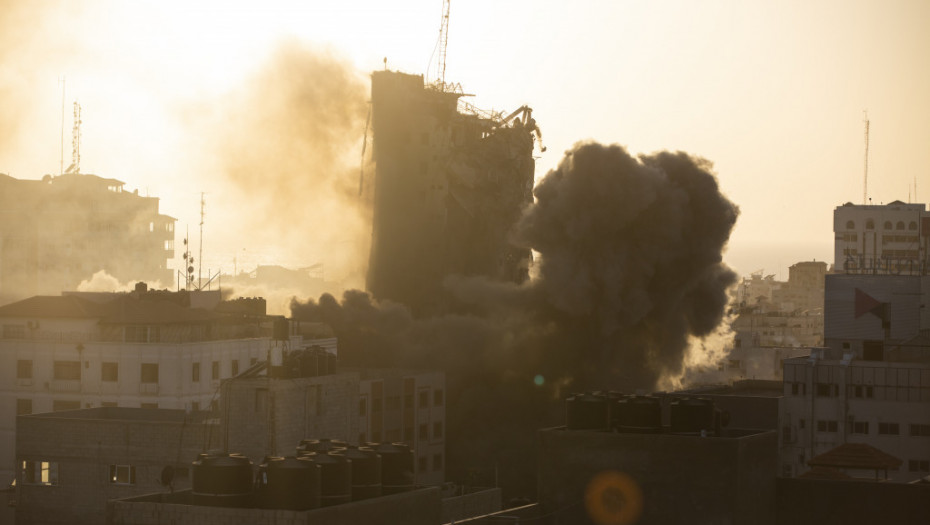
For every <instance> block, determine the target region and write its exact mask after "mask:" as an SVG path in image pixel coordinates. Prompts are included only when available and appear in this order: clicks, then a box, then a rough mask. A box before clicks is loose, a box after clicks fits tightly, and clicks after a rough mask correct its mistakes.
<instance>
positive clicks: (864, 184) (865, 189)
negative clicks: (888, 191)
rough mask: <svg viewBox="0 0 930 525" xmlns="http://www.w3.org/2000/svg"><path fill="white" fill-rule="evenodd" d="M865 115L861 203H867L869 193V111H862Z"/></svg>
mask: <svg viewBox="0 0 930 525" xmlns="http://www.w3.org/2000/svg"><path fill="white" fill-rule="evenodd" d="M862 113H863V115H864V116H865V167H864V169H863V171H864V173H863V177H862V204H868V193H869V112H868V111H866V110H863V111H862Z"/></svg>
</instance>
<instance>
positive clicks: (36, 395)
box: [0, 320, 271, 479]
mask: <svg viewBox="0 0 930 525" xmlns="http://www.w3.org/2000/svg"><path fill="white" fill-rule="evenodd" d="M4 322H7V321H6V320H4ZM42 323H43V325H47V326H48V327H49V329H50V330H51V329H52V328H65V327H71V328H75V330H78V329H86V328H87V325H86V323H87V322H86V321H85V322H84V324H81V323H77V322H71V321H62V322H57V321H56V322H52V321H45V320H43V321H42ZM50 333H51V332H50ZM270 344H271V343H270V340H269V339H268V338H254V339H241V340H227V341H204V342H195V343H179V344H168V343H115V342H75V341H73V340H72V341H68V342H59V341H57V340H55V339H51V340H48V339H30V340H27V339H0V479H12V476H13V468H14V446H15V439H14V436H15V422H16V415H17V406H19V403H18V402H17V400H23V402H26V401H27V400H28V403H30V404H31V406H30V407H29V412H30V413H42V412H52V411H53V410H54V409H55V408H56V406H57V408H59V409H61V408H64V407H70V406H72V405H74V406H76V407H78V408H91V407H97V406H107V405H114V406H122V407H153V408H156V407H157V408H199V409H201V410H207V409H209V408H210V406H211V402H213V401H214V400H215V399H216V396H217V392H218V388H219V384H220V379H224V378H229V377H231V376H232V369H233V361H237V362H238V369H239V371H240V372H241V371H243V370H245V369H246V368H248V367H249V365H250V363H252V362H253V360H263V359H265V358H266V357H267V356H266V354H267V350H268V347H269V345H270ZM18 361H27V362H31V363H32V365H31V368H32V373H31V377H29V378H20V377H17V375H18ZM55 361H69V362H79V363H80V365H79V366H80V378H79V379H56V378H55ZM195 362H197V363H200V380H199V381H194V380H193V377H192V368H193V363H195ZM214 362H217V363H218V365H219V370H218V371H219V377H218V378H216V379H214V378H213V375H212V365H213V363H214ZM103 363H116V364H117V370H118V372H117V380H116V381H103V380H102V377H101V373H102V367H103ZM144 363H145V364H154V365H157V366H158V381H157V383H143V382H142V365H143V364H144Z"/></svg>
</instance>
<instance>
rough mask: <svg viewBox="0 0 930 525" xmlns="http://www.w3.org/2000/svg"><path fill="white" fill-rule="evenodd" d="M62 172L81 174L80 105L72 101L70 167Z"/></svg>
mask: <svg viewBox="0 0 930 525" xmlns="http://www.w3.org/2000/svg"><path fill="white" fill-rule="evenodd" d="M64 172H65V173H80V172H81V105H80V104H78V103H77V101H74V127H73V128H72V129H71V165H70V166H68V169H66V170H65V171H64Z"/></svg>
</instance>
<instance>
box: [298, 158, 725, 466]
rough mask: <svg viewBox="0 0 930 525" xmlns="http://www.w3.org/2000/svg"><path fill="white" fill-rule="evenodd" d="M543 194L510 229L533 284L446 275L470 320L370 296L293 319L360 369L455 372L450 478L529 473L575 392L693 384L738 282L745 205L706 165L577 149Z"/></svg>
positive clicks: (304, 306) (325, 304)
mask: <svg viewBox="0 0 930 525" xmlns="http://www.w3.org/2000/svg"><path fill="white" fill-rule="evenodd" d="M535 196H536V202H535V203H534V204H532V205H530V206H529V207H528V208H527V209H526V210H525V211H524V213H523V216H522V219H521V220H520V222H519V223H518V225H517V227H516V228H515V231H514V232H513V238H514V239H515V240H516V241H517V242H518V243H520V244H523V245H524V246H526V247H529V248H532V249H533V250H535V251H536V252H538V253H539V255H540V262H539V268H538V273H537V276H536V277H535V278H534V279H532V280H531V281H530V282H528V283H524V284H522V285H516V284H512V283H503V282H494V281H491V280H489V279H487V278H482V277H461V276H455V275H452V276H448V277H447V278H446V280H445V283H446V286H447V287H448V289H449V290H450V292H451V295H452V296H453V297H454V298H456V300H457V301H458V304H457V305H455V307H454V308H453V310H454V311H456V312H459V313H457V314H455V315H444V316H439V317H428V318H420V319H417V318H414V317H412V316H411V314H410V313H409V311H408V310H407V309H406V308H405V307H404V306H403V305H399V304H396V303H380V304H379V303H377V302H375V301H373V300H372V299H371V298H370V297H369V296H368V295H367V294H365V293H363V292H357V291H353V292H347V293H346V294H345V295H344V297H343V300H342V302H338V301H336V299H335V298H333V297H332V296H329V295H324V296H323V297H321V298H320V300H319V301H309V302H307V303H298V302H294V303H292V315H293V316H294V317H295V318H299V319H313V320H322V321H326V322H328V323H330V324H331V325H332V326H333V328H334V329H335V331H336V333H337V335H338V336H339V338H340V353H341V356H342V357H343V358H344V359H346V360H347V361H349V362H355V363H356V364H364V365H367V366H418V367H439V368H442V369H444V370H446V372H447V381H448V383H449V385H448V386H449V388H448V389H449V395H450V401H449V403H450V405H449V406H450V407H455V409H454V410H450V413H449V423H448V424H449V433H448V435H449V439H450V446H449V450H450V454H452V455H451V456H450V458H449V459H450V461H449V462H450V467H451V469H452V470H453V471H454V466H455V465H458V466H461V465H463V464H467V463H468V462H469V461H471V462H474V461H480V460H478V459H476V458H479V457H480V458H482V460H484V461H487V462H491V463H493V462H501V461H507V459H506V458H507V457H508V455H509V456H511V459H512V460H513V461H516V462H518V463H522V464H530V463H531V462H532V460H533V459H532V457H531V454H530V455H526V456H525V457H524V455H523V454H522V453H521V452H520V450H525V449H526V447H527V446H528V443H531V439H532V434H531V429H535V428H538V427H539V426H543V425H545V424H547V423H553V421H552V420H550V419H548V418H547V413H546V412H547V408H544V407H547V406H548V407H550V408H551V407H552V406H554V405H553V404H552V403H546V402H543V401H544V400H545V399H552V398H558V397H561V396H564V395H565V393H566V389H571V390H581V389H594V388H597V389H601V388H604V389H606V388H611V389H617V390H625V391H628V392H629V391H632V390H634V389H647V390H648V389H652V388H654V387H656V385H657V384H658V383H659V382H660V380H663V379H666V380H667V379H668V378H675V377H678V376H680V375H681V374H682V373H683V367H684V362H685V358H686V357H689V356H687V352H688V349H689V344H690V343H691V342H692V340H699V339H700V338H701V337H703V336H707V335H710V334H712V333H713V332H714V331H715V329H716V328H717V326H718V325H719V324H720V322H721V320H722V318H723V315H724V312H725V306H726V304H727V289H728V288H729V287H730V286H731V285H732V284H734V283H735V281H736V275H735V274H734V273H733V272H732V271H731V270H730V269H729V268H727V267H726V266H725V265H724V264H723V263H722V262H721V260H722V259H721V253H722V251H723V249H724V248H725V245H726V242H727V239H728V237H729V234H730V231H731V229H732V227H733V225H734V224H735V222H736V218H737V215H738V209H737V207H736V206H735V205H734V204H733V203H731V202H730V201H729V200H727V199H726V198H725V197H724V196H723V195H722V194H721V193H720V191H719V189H718V186H717V182H716V179H715V178H714V175H713V174H712V172H711V166H710V163H709V162H707V161H705V160H702V159H696V158H693V157H690V156H688V155H686V154H684V153H668V152H662V153H657V154H653V155H643V156H640V157H639V158H636V157H632V156H630V155H629V154H628V153H627V152H626V151H625V150H624V149H623V148H622V147H620V146H602V145H598V144H579V145H578V146H576V147H575V148H574V149H573V150H572V151H569V152H568V153H567V154H566V156H565V158H564V159H563V160H562V162H561V163H560V164H559V166H558V168H557V169H555V170H553V171H552V172H550V173H549V174H547V175H546V177H545V178H544V179H543V180H542V181H541V182H540V183H539V185H538V186H537V187H536V190H535ZM690 357H692V358H693V356H690ZM482 429H484V430H482ZM491 429H493V430H491ZM508 429H510V430H513V432H507V430H508ZM528 440H530V441H528ZM452 441H454V442H455V443H454V444H453V443H452ZM466 444H467V445H468V446H465V445H466ZM463 447H464V448H463ZM521 447H523V448H522V449H521ZM513 454H518V455H520V457H521V458H522V459H513ZM489 456H493V457H489Z"/></svg>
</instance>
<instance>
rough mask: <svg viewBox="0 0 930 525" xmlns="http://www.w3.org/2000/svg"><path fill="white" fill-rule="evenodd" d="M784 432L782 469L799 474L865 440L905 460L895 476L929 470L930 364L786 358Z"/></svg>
mask: <svg viewBox="0 0 930 525" xmlns="http://www.w3.org/2000/svg"><path fill="white" fill-rule="evenodd" d="M784 387H785V397H784V399H783V402H782V413H781V414H780V417H779V420H780V422H781V427H782V428H781V433H780V436H779V438H780V439H779V444H780V459H781V464H782V465H781V474H782V475H783V476H787V477H791V476H798V475H800V474H802V473H804V472H806V471H807V470H810V467H809V466H808V465H807V461H808V460H810V459H811V458H812V457H814V456H817V455H819V454H823V453H824V452H827V451H829V450H831V449H833V448H835V447H837V446H839V445H842V444H843V443H847V442H848V443H867V444H869V445H871V446H873V447H875V448H877V449H879V450H881V451H883V452H885V453H888V454H891V455H892V456H895V457H897V458H899V459H901V460H902V461H903V464H902V465H901V467H900V468H899V469H898V470H896V471H892V472H889V473H888V474H889V478H890V479H892V480H893V481H901V482H906V481H912V480H915V479H917V478H920V477H923V476H926V475H928V474H930V472H927V471H924V470H920V469H919V468H918V469H917V470H913V467H914V466H915V464H914V462H917V463H916V465H917V466H918V467H919V465H920V464H921V463H920V462H924V463H923V464H924V465H926V462H928V461H930V363H891V362H881V361H850V362H849V364H843V362H842V361H823V360H818V359H808V358H795V359H789V360H787V361H786V362H785V379H784Z"/></svg>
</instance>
